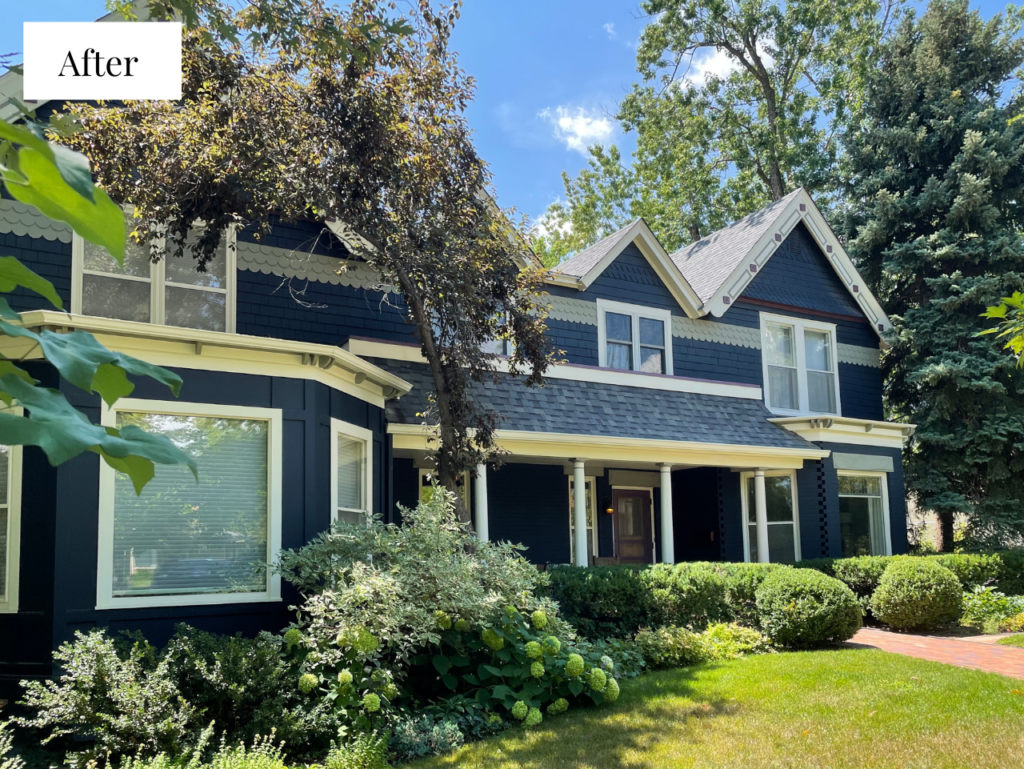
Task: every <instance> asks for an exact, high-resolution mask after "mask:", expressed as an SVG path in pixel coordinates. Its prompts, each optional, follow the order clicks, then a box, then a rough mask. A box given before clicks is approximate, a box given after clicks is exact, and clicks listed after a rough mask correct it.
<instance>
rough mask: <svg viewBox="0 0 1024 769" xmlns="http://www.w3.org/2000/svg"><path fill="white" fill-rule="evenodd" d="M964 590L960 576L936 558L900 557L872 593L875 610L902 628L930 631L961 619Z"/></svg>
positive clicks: (884, 618)
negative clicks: (958, 577)
mask: <svg viewBox="0 0 1024 769" xmlns="http://www.w3.org/2000/svg"><path fill="white" fill-rule="evenodd" d="M962 603H963V589H962V588H961V586H960V581H959V580H958V579H957V577H956V575H955V574H953V572H951V571H950V570H949V569H947V568H946V567H944V566H942V565H940V564H939V563H938V561H937V560H936V559H932V558H897V559H896V560H894V561H893V562H892V563H891V564H889V567H888V568H887V569H886V570H885V574H883V575H882V579H881V581H880V582H879V583H878V589H877V590H875V594H874V595H873V596H871V611H872V612H873V613H874V615H875V616H876V617H878V619H880V620H882V622H884V623H885V624H887V625H891V626H892V627H894V628H898V629H900V630H928V629H930V628H935V627H941V626H942V625H945V624H948V623H951V622H956V620H957V619H959V618H960V610H961V605H962Z"/></svg>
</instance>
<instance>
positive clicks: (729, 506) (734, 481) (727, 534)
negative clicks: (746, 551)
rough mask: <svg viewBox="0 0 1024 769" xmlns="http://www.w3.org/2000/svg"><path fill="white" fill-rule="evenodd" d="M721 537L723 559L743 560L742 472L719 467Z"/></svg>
mask: <svg viewBox="0 0 1024 769" xmlns="http://www.w3.org/2000/svg"><path fill="white" fill-rule="evenodd" d="M718 492H719V493H718V500H719V501H718V505H719V524H720V531H719V539H720V540H721V551H722V560H723V561H742V560H743V528H742V527H743V502H742V500H741V499H740V474H739V473H734V472H732V471H731V470H729V469H728V468H719V469H718Z"/></svg>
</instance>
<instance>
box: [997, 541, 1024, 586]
mask: <svg viewBox="0 0 1024 769" xmlns="http://www.w3.org/2000/svg"><path fill="white" fill-rule="evenodd" d="M995 555H996V557H997V558H998V559H999V570H998V572H997V574H996V589H997V590H999V591H1000V592H1003V593H1006V595H1024V550H1004V551H1002V552H999V553H996V554H995Z"/></svg>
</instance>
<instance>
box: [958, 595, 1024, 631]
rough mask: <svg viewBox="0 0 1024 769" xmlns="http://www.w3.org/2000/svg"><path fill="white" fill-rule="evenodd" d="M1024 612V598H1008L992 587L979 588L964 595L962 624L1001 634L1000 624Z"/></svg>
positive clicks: (961, 615)
mask: <svg viewBox="0 0 1024 769" xmlns="http://www.w3.org/2000/svg"><path fill="white" fill-rule="evenodd" d="M1021 612H1024V596H1007V595H1003V594H1002V593H1000V592H998V591H996V590H993V589H992V588H991V587H977V588H975V589H974V590H973V591H971V592H969V593H964V594H963V611H962V612H961V614H960V624H961V625H964V626H965V627H977V628H982V629H983V630H984V631H985V632H986V633H997V632H999V623H1000V622H1002V621H1003V620H1006V619H1009V618H1010V617H1013V616H1015V615H1017V614H1020V613H1021Z"/></svg>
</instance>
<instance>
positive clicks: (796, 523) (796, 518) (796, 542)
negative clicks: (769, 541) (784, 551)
mask: <svg viewBox="0 0 1024 769" xmlns="http://www.w3.org/2000/svg"><path fill="white" fill-rule="evenodd" d="M787 475H788V476H789V478H790V488H792V490H793V554H794V555H795V556H796V560H797V561H799V560H800V559H801V558H802V557H803V554H802V553H801V552H800V494H799V493H798V490H797V486H796V470H765V471H764V476H765V478H769V477H780V476H787ZM753 477H754V473H753V472H752V471H747V472H743V473H740V502H741V508H742V510H743V560H744V562H746V563H750V525H751V524H749V523H747V521H749V520H750V503H749V500H748V499H747V482H748V481H749V480H750V479H751V478H753ZM768 525H769V526H786V525H787V524H786V523H784V522H782V521H776V522H775V523H769V524H768ZM768 555H769V560H770V558H771V553H769V554H768Z"/></svg>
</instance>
